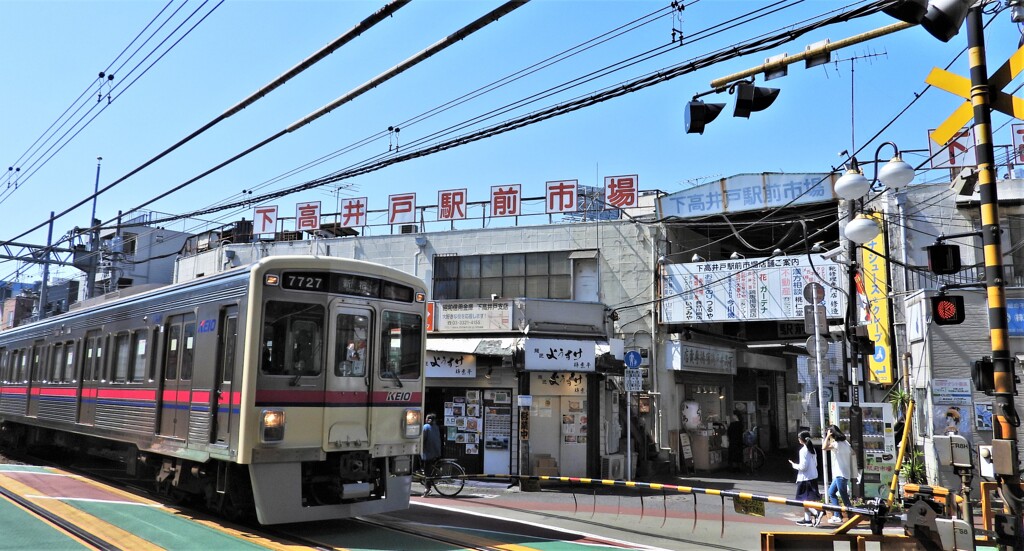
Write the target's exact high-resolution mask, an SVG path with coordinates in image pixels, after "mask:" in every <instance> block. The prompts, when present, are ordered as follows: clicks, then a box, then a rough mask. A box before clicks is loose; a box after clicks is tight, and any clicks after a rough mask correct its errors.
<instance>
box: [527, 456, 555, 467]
mask: <svg viewBox="0 0 1024 551" xmlns="http://www.w3.org/2000/svg"><path fill="white" fill-rule="evenodd" d="M533 464H534V466H536V467H537V468H540V469H554V468H557V467H558V462H556V461H555V458H554V457H537V458H534V460H533Z"/></svg>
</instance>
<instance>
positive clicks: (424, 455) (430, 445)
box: [420, 413, 442, 497]
mask: <svg viewBox="0 0 1024 551" xmlns="http://www.w3.org/2000/svg"><path fill="white" fill-rule="evenodd" d="M441 455H442V449H441V427H439V426H437V416H436V415H434V414H433V413H428V414H427V417H426V421H425V422H424V423H423V450H422V451H421V452H420V460H421V462H422V464H423V465H422V466H423V473H424V474H425V475H427V476H425V477H424V478H423V486H424V490H423V496H424V497H426V496H427V495H428V494H430V491H431V489H432V488H433V485H432V484H431V483H430V472H431V470H432V469H433V468H434V463H436V462H437V460H438V459H441Z"/></svg>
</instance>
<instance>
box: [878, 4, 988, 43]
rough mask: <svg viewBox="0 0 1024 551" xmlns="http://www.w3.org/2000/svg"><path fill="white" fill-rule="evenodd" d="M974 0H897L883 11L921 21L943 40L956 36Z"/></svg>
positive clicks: (929, 30) (923, 25)
mask: <svg viewBox="0 0 1024 551" xmlns="http://www.w3.org/2000/svg"><path fill="white" fill-rule="evenodd" d="M972 4H974V0H931V1H928V0H897V1H896V2H893V3H892V5H891V6H889V7H888V8H885V9H883V10H882V11H883V12H885V13H887V14H888V15H891V16H893V17H895V18H896V19H899V20H900V21H906V22H907V23H913V24H917V23H920V24H921V26H922V27H924V30H926V31H928V33H929V34H931V35H932V36H934V37H935V38H938V39H939V40H941V41H943V42H949V39H950V38H953V37H954V36H956V33H958V32H959V31H960V26H961V25H963V23H964V19H966V18H967V10H968V9H970V7H971V5H972Z"/></svg>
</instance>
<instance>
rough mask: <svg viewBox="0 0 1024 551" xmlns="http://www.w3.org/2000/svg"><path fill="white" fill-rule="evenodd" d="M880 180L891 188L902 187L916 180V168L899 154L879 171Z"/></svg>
mask: <svg viewBox="0 0 1024 551" xmlns="http://www.w3.org/2000/svg"><path fill="white" fill-rule="evenodd" d="M878 180H879V181H880V182H882V184H883V185H884V186H885V187H887V188H889V189H901V188H904V187H906V186H907V185H908V184H909V183H910V182H913V181H914V168H913V167H912V166H910V165H909V164H907V163H906V162H905V161H904V160H903V159H902V158H900V156H899V155H897V156H895V157H893V158H892V159H891V160H890V161H889V162H888V163H885V166H883V167H882V168H881V170H879V171H878Z"/></svg>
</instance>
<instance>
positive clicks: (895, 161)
mask: <svg viewBox="0 0 1024 551" xmlns="http://www.w3.org/2000/svg"><path fill="white" fill-rule="evenodd" d="M887 146H889V147H892V148H893V150H895V154H894V155H893V157H892V159H891V160H890V161H889V162H888V163H886V164H885V165H884V166H883V167H881V168H877V166H878V163H879V162H881V161H880V160H879V157H880V155H881V153H882V149H883V148H885V147H887ZM871 164H874V165H875V166H876V169H875V177H874V179H873V180H868V179H867V178H866V177H865V176H864V174H863V173H862V172H861V170H860V166H859V165H858V163H857V159H856V157H851V158H850V167H849V170H847V171H846V173H845V174H844V175H843V176H842V177H841V178H839V180H838V181H837V182H836V186H835V191H836V194H837V195H839V196H840V197H841V198H842V199H844V200H846V201H847V208H848V212H847V215H848V216H849V219H848V222H847V224H846V227H845V228H844V231H843V233H844V236H845V237H846V238H847V249H848V251H849V262H850V264H849V269H848V276H849V279H848V281H847V290H848V298H847V315H846V328H845V329H846V337H847V342H848V343H849V345H850V354H849V376H850V387H851V392H850V436H851V440H852V445H853V450H854V453H855V455H856V457H857V464H858V467H859V469H863V465H864V438H863V435H864V419H863V413H862V411H861V408H860V392H859V391H860V388H861V387H862V386H863V377H862V365H861V356H862V354H864V353H865V352H867V351H866V350H861V345H860V338H859V337H858V336H857V335H856V334H855V327H856V326H857V324H858V323H857V319H856V312H857V307H856V304H857V302H856V297H855V293H856V291H855V289H856V285H857V281H856V278H857V272H858V270H859V267H860V266H859V263H858V262H857V254H856V251H857V246H858V245H861V244H864V243H868V242H870V241H871V240H873V239H874V238H875V237H877V236H878V234H879V233H880V231H881V229H880V228H879V227H878V223H877V222H876V221H875V220H874V219H873V218H869V217H866V216H864V215H863V213H859V212H858V210H859V209H860V207H862V206H863V199H862V198H863V197H864V196H865V195H867V194H868V193H869V192H871V191H872V190H877V191H881V190H879V189H877V188H878V184H881V186H882V189H885V188H888V189H893V190H898V189H901V188H903V187H905V186H907V185H908V184H910V182H911V181H913V179H914V169H913V167H911V166H910V165H909V164H907V163H906V162H904V161H903V159H902V158H901V157H900V151H899V147H897V146H896V144H894V143H892V142H885V143H883V144H881V145H880V146H878V149H877V150H875V158H874V160H873V161H872V162H871ZM886 272H888V270H886ZM862 480H863V479H862ZM861 484H862V482H861V483H858V484H857V486H856V491H855V494H856V495H858V496H863V486H862V485H861Z"/></svg>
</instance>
